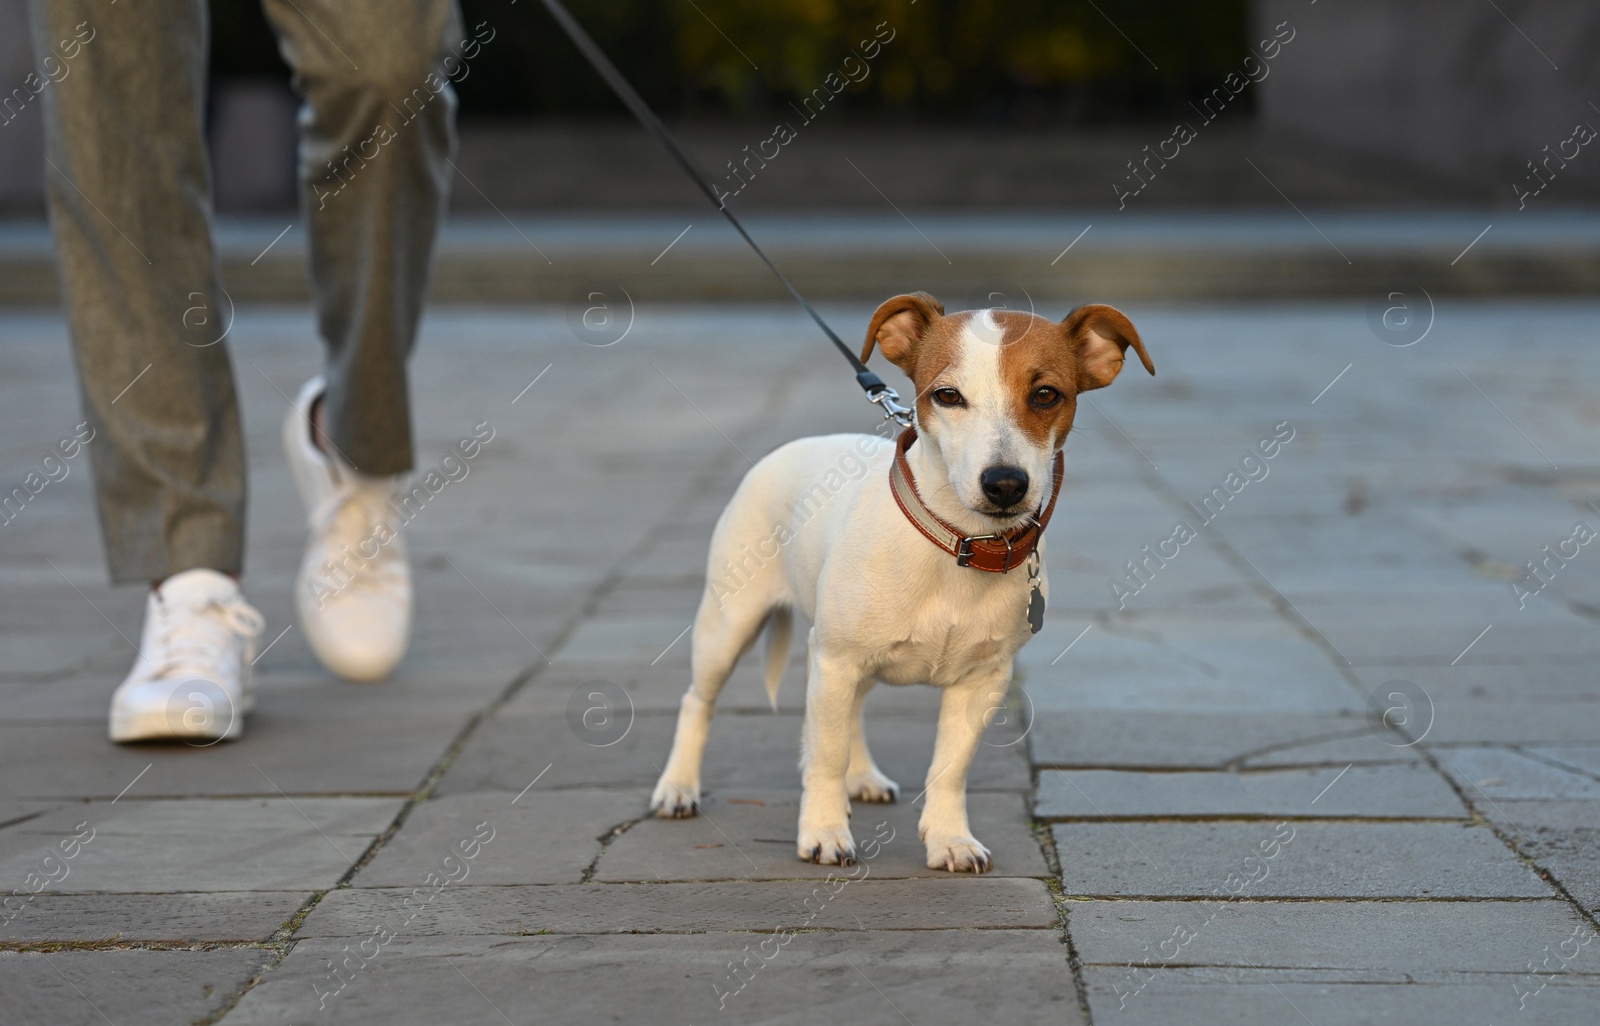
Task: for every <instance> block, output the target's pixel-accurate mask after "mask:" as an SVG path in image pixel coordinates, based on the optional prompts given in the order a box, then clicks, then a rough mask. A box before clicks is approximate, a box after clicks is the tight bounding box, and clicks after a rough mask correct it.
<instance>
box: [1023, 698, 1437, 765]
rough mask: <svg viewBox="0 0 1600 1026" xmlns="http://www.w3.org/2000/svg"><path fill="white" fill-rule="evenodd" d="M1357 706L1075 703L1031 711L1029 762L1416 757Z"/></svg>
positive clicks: (1304, 761) (1307, 761) (1312, 761)
mask: <svg viewBox="0 0 1600 1026" xmlns="http://www.w3.org/2000/svg"><path fill="white" fill-rule="evenodd" d="M1404 743H1405V739H1403V738H1402V737H1400V736H1399V735H1396V734H1394V733H1392V732H1389V731H1386V730H1383V729H1382V728H1381V727H1379V726H1377V725H1376V724H1375V723H1374V722H1373V721H1372V720H1370V719H1369V717H1368V715H1367V713H1366V711H1365V710H1361V709H1350V710H1347V711H1343V712H1323V713H1301V712H1272V713H1261V712H1257V713H1232V712H1218V711H1196V712H1182V713H1179V712H1159V711H1144V710H1139V711H1132V710H1107V709H1088V708H1085V709H1080V710H1077V711H1061V712H1052V711H1048V710H1038V711H1036V712H1035V713H1034V727H1033V730H1031V731H1029V734H1028V744H1029V746H1030V752H1031V755H1032V759H1033V762H1034V765H1036V766H1061V767H1097V766H1103V767H1125V768H1130V769H1132V768H1151V769H1221V768H1223V767H1226V766H1233V765H1249V766H1273V765H1317V764H1323V765H1329V766H1345V765H1348V764H1350V763H1358V764H1365V763H1385V762H1416V761H1418V759H1419V756H1418V755H1417V753H1416V752H1414V751H1412V750H1410V749H1409V748H1406V747H1402V746H1403V745H1404Z"/></svg>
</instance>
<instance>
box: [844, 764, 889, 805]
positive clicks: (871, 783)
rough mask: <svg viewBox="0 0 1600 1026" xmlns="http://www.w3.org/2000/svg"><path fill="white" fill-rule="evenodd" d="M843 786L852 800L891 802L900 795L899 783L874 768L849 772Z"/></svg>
mask: <svg viewBox="0 0 1600 1026" xmlns="http://www.w3.org/2000/svg"><path fill="white" fill-rule="evenodd" d="M844 786H845V790H846V791H847V792H848V793H849V795H850V800H851V801H853V802H892V801H894V800H896V799H897V798H899V797H900V785H899V784H897V783H895V782H894V781H892V780H890V779H889V778H888V777H886V776H884V775H883V774H882V773H879V772H878V771H877V769H875V768H874V769H869V770H867V771H866V772H865V773H852V774H850V775H849V776H847V777H845V779H844Z"/></svg>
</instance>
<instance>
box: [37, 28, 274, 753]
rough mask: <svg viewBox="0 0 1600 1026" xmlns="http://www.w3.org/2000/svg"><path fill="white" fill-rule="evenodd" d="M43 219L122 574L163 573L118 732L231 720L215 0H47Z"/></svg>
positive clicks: (233, 681)
mask: <svg viewBox="0 0 1600 1026" xmlns="http://www.w3.org/2000/svg"><path fill="white" fill-rule="evenodd" d="M32 22H33V33H34V41H35V44H36V50H37V52H38V53H41V54H44V53H54V54H56V55H57V59H58V60H59V61H60V62H61V66H63V67H65V68H66V69H67V71H66V73H65V74H63V75H62V76H61V77H60V78H59V79H57V80H55V81H53V82H52V83H51V84H50V85H49V86H48V87H47V88H45V89H44V90H43V92H42V100H43V102H44V110H45V154H46V157H47V159H48V164H47V165H46V172H45V173H46V183H47V197H48V203H49V208H50V223H51V226H52V227H53V229H54V231H55V237H56V248H57V251H58V253H59V255H60V261H61V284H62V291H63V294H64V299H65V305H66V310H67V321H68V326H69V329H70V332H71V335H72V343H73V352H74V355H75V357H76V360H77V367H78V378H79V382H80V385H81V389H82V394H83V404H84V409H85V411H86V414H87V416H88V420H89V423H90V425H91V426H92V427H93V428H94V432H95V434H94V438H93V440H92V442H91V443H90V445H89V453H90V460H91V462H92V464H93V467H94V480H95V493H96V496H97V499H98V502H99V508H100V524H101V529H102V532H103V534H104V536H105V544H106V555H107V559H108V562H109V564H110V568H111V578H112V580H113V581H114V582H116V583H119V584H125V583H134V582H139V583H143V582H146V581H148V582H151V583H159V585H160V587H159V588H157V589H154V590H152V591H151V592H150V595H149V598H148V599H147V600H146V605H145V622H144V629H143V631H142V632H141V634H140V642H139V654H138V657H137V659H136V660H135V661H134V665H133V669H132V670H131V671H129V673H128V675H127V677H126V678H125V679H124V680H123V681H122V683H121V684H120V685H119V686H118V687H117V689H116V691H115V692H114V693H113V694H112V696H111V714H110V723H109V733H110V736H111V740H113V741H143V740H149V739H154V738H169V739H170V738H181V739H185V740H188V741H189V742H190V743H192V744H210V743H213V742H215V741H218V740H221V739H223V738H234V737H238V736H239V734H240V732H241V731H242V730H243V725H244V716H245V714H246V713H247V712H249V710H250V705H251V701H252V698H253V695H252V688H251V679H250V664H251V661H252V659H253V654H254V639H255V637H256V635H258V634H260V632H261V629H262V622H261V616H260V614H259V613H257V612H256V611H255V610H254V609H252V608H251V607H250V606H249V605H248V604H246V603H245V601H244V599H243V597H242V596H241V595H240V594H239V588H238V585H237V584H236V583H235V582H234V581H233V580H230V579H229V577H228V576H226V575H230V574H231V575H237V574H238V573H239V570H240V568H241V563H242V560H243V541H244V538H243V535H244V527H243V514H244V493H245V482H244V449H243V441H242V439H241V436H240V427H239V411H238V404H237V399H236V397H235V394H234V387H233V371H232V369H231V367H230V366H229V362H228V353H227V350H226V348H225V345H224V342H223V338H224V336H225V335H226V333H227V329H228V326H229V325H230V324H231V323H232V320H233V309H232V303H231V301H229V300H228V298H227V295H226V293H224V292H223V291H222V289H221V287H220V286H219V285H218V284H217V267H216V261H215V258H214V256H213V250H212V244H211V209H210V208H211V200H210V190H211V183H210V171H209V168H208V166H207V163H206V154H205V144H204V135H203V132H202V126H201V112H202V110H203V109H204V91H205V67H206V42H207V39H206V36H207V33H206V5H205V2H204V0H165V2H162V3H159V4H141V3H124V4H117V5H110V4H106V3H102V2H98V0H94V2H91V0H35V2H34V5H33V18H32Z"/></svg>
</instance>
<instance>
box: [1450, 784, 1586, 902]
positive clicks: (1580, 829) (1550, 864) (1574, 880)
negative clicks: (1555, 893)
mask: <svg viewBox="0 0 1600 1026" xmlns="http://www.w3.org/2000/svg"><path fill="white" fill-rule="evenodd" d="M1471 797H1473V798H1474V804H1475V806H1476V807H1477V809H1478V812H1479V813H1480V814H1481V815H1482V816H1483V817H1484V818H1486V819H1487V820H1489V822H1490V823H1493V824H1494V826H1495V829H1497V830H1499V831H1500V832H1501V834H1502V835H1503V836H1505V837H1506V838H1508V839H1509V840H1510V841H1511V843H1512V844H1515V845H1516V846H1517V850H1518V851H1519V852H1521V853H1522V854H1523V855H1525V856H1526V857H1528V858H1530V859H1533V860H1534V862H1535V863H1537V864H1538V865H1539V866H1540V867H1541V869H1542V870H1543V871H1545V872H1549V873H1552V874H1554V876H1555V878H1556V879H1558V880H1560V881H1561V883H1562V886H1563V887H1565V888H1566V890H1567V892H1568V893H1569V894H1571V895H1572V897H1573V899H1574V900H1576V901H1577V902H1578V903H1579V904H1581V905H1582V906H1583V907H1584V908H1585V909H1587V910H1589V912H1590V914H1591V915H1592V914H1594V913H1596V912H1600V802H1592V801H1584V802H1562V801H1511V800H1508V801H1483V800H1481V799H1477V798H1476V796H1471Z"/></svg>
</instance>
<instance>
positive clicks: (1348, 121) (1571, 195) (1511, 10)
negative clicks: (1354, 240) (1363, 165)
mask: <svg viewBox="0 0 1600 1026" xmlns="http://www.w3.org/2000/svg"><path fill="white" fill-rule="evenodd" d="M1252 19H1253V22H1254V26H1253V28H1254V31H1253V32H1252V36H1251V38H1252V39H1260V38H1263V37H1264V36H1268V35H1271V34H1272V31H1273V28H1274V27H1275V26H1277V25H1279V24H1281V23H1282V22H1285V21H1287V22H1289V24H1290V25H1291V26H1292V27H1293V28H1294V30H1295V32H1296V36H1295V39H1294V41H1293V43H1291V44H1290V46H1289V47H1287V48H1286V52H1285V53H1284V54H1283V55H1282V56H1281V57H1280V58H1279V59H1278V60H1277V61H1275V62H1274V67H1273V71H1272V73H1271V74H1270V75H1269V76H1268V77H1267V79H1265V80H1264V81H1263V82H1262V83H1261V84H1260V86H1259V89H1260V92H1259V94H1258V103H1259V111H1260V122H1261V125H1262V127H1264V128H1267V129H1272V130H1287V131H1292V132H1295V133H1297V134H1300V135H1303V136H1308V137H1311V138H1315V139H1319V140H1321V141H1324V142H1329V143H1334V144H1336V145H1341V146H1348V147H1351V148H1353V149H1355V150H1358V151H1363V152H1369V153H1374V154H1380V153H1381V154H1383V155H1386V156H1388V157H1397V158H1402V159H1404V160H1407V161H1410V162H1412V163H1415V164H1417V165H1419V166H1421V167H1424V168H1428V169H1430V170H1433V171H1436V172H1441V173H1444V174H1448V175H1451V176H1453V177H1455V178H1458V179H1461V180H1463V181H1465V182H1469V183H1471V184H1473V185H1475V186H1481V187H1485V188H1487V189H1489V195H1490V197H1491V198H1495V199H1496V202H1510V203H1512V204H1513V205H1515V204H1516V202H1517V200H1516V198H1515V195H1514V193H1513V191H1512V184H1513V183H1522V182H1523V181H1524V179H1525V178H1526V176H1527V175H1528V173H1529V171H1528V168H1527V166H1526V162H1527V161H1529V160H1535V161H1537V160H1543V159H1545V158H1546V157H1547V156H1548V154H1547V153H1546V152H1545V150H1544V147H1545V146H1547V145H1548V146H1550V147H1551V150H1552V151H1555V150H1556V149H1557V148H1558V145H1559V144H1560V143H1561V142H1562V141H1563V140H1567V139H1569V138H1570V137H1571V136H1572V134H1573V129H1574V127H1575V126H1576V125H1577V124H1578V123H1579V122H1588V123H1590V124H1593V125H1595V126H1596V127H1600V110H1596V108H1595V107H1594V106H1592V105H1591V103H1590V101H1591V100H1593V101H1596V102H1600V4H1596V3H1594V2H1593V0H1496V2H1495V3H1490V2H1489V0H1324V2H1322V3H1312V2H1310V0H1256V2H1255V5H1254V10H1253V13H1252ZM1591 150H1597V151H1600V147H1585V148H1581V149H1580V151H1579V155H1578V157H1577V158H1576V159H1574V160H1571V161H1569V162H1568V166H1567V167H1566V168H1563V169H1561V170H1560V171H1559V172H1558V173H1557V175H1556V176H1555V177H1554V179H1553V180H1552V182H1551V184H1550V186H1549V188H1548V189H1547V190H1546V192H1545V193H1544V194H1543V195H1542V196H1540V197H1539V202H1552V201H1556V200H1560V201H1567V202H1570V201H1575V200H1579V199H1584V198H1589V199H1592V198H1594V197H1595V196H1596V195H1597V194H1600V152H1591ZM1568 152H1569V153H1570V152H1571V146H1570V145H1569V147H1568ZM1552 166H1553V167H1555V166H1558V164H1555V163H1553V164H1552Z"/></svg>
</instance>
